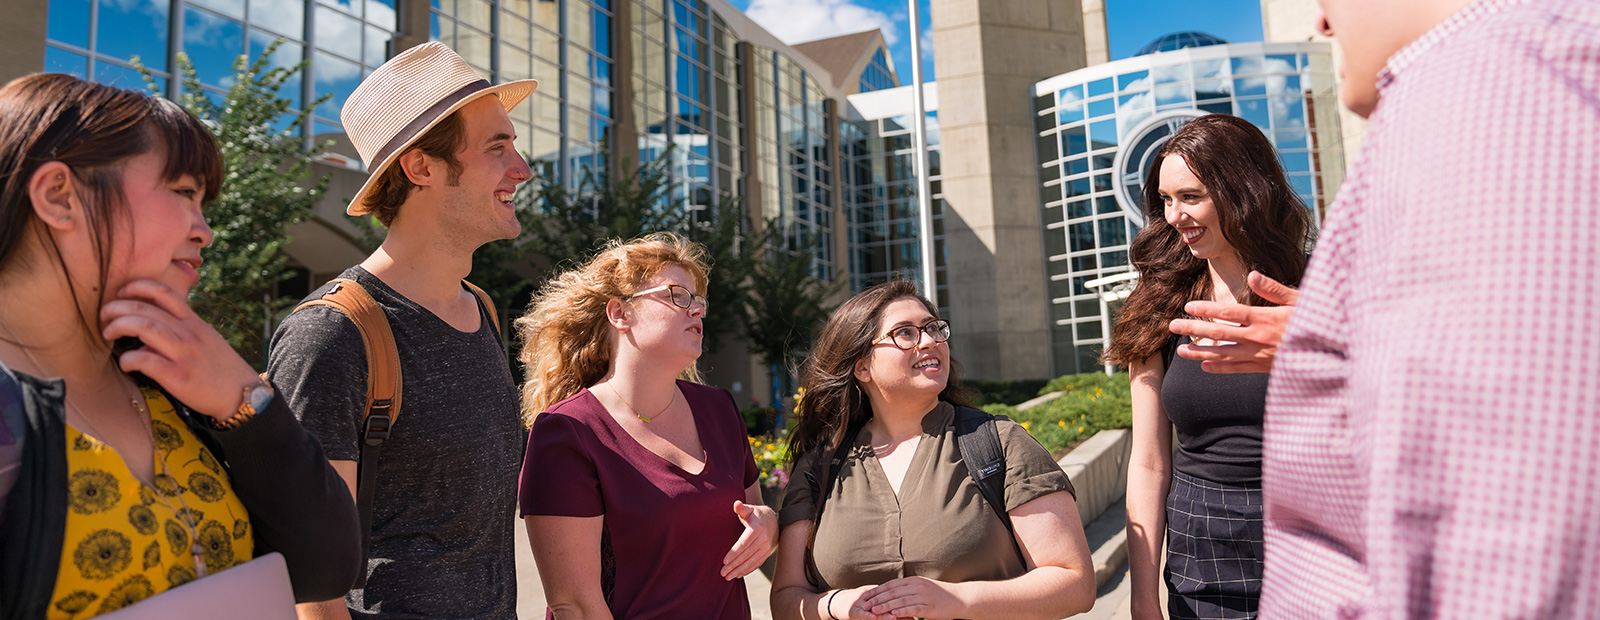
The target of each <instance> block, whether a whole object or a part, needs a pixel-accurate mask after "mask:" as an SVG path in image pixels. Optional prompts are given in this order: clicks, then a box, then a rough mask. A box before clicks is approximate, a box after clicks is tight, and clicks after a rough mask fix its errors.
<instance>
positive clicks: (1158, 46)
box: [1134, 30, 1228, 56]
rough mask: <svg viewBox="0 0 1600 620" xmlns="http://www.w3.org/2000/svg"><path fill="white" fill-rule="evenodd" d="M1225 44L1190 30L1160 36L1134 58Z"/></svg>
mask: <svg viewBox="0 0 1600 620" xmlns="http://www.w3.org/2000/svg"><path fill="white" fill-rule="evenodd" d="M1227 44H1228V42H1227V41H1224V40H1222V39H1221V38H1219V37H1217V36H1216V35H1212V34H1208V33H1204V32H1199V31H1192V30H1191V31H1188V32H1174V33H1172V34H1168V35H1162V36H1161V37H1160V38H1157V39H1156V40H1154V41H1151V42H1149V43H1146V44H1145V46H1144V47H1141V48H1139V51H1138V52H1137V53H1135V54H1134V56H1143V55H1145V54H1154V53H1156V52H1171V51H1174V50H1181V49H1183V48H1185V47H1205V46H1207V45H1227Z"/></svg>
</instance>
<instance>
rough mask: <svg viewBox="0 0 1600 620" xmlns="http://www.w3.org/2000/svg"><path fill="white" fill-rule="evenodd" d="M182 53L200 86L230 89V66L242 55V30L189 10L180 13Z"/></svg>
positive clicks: (222, 20) (236, 25)
mask: <svg viewBox="0 0 1600 620" xmlns="http://www.w3.org/2000/svg"><path fill="white" fill-rule="evenodd" d="M183 51H184V52H186V53H188V54H189V61H190V62H191V63H194V72H195V75H196V76H197V77H199V78H200V82H201V83H202V84H206V85H209V86H216V87H219V88H228V87H230V86H232V85H233V76H234V72H233V63H234V61H235V60H236V59H238V58H239V55H240V54H243V53H244V26H242V25H240V24H239V22H236V21H233V20H228V19H223V18H221V17H217V16H216V15H213V14H211V13H207V12H205V11H201V10H199V9H195V8H192V7H185V8H184V9H183Z"/></svg>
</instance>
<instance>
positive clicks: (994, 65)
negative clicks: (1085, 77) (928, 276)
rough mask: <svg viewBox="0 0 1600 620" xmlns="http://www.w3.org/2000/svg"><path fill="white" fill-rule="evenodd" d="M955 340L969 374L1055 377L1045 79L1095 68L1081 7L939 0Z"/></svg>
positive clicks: (1037, 1) (936, 28)
mask: <svg viewBox="0 0 1600 620" xmlns="http://www.w3.org/2000/svg"><path fill="white" fill-rule="evenodd" d="M931 16H932V21H933V46H934V62H936V63H937V66H938V75H939V134H940V136H939V137H940V145H941V164H942V167H941V170H942V173H943V188H944V200H945V211H944V228H945V255H946V257H947V260H948V264H947V266H946V269H947V280H948V282H949V286H950V313H951V318H952V323H953V325H952V327H953V329H954V331H955V334H954V337H953V339H952V344H953V346H954V347H955V350H956V355H957V358H958V359H960V360H961V363H962V365H963V366H964V368H965V370H966V374H967V376H969V377H973V378H979V379H1028V378H1044V377H1046V376H1047V375H1049V372H1050V355H1049V353H1050V351H1049V344H1048V343H1049V338H1047V337H1046V333H1047V331H1046V330H1048V329H1049V320H1048V314H1047V308H1048V300H1047V299H1046V297H1045V272H1044V258H1043V251H1044V250H1043V247H1042V236H1043V235H1042V232H1041V231H1042V224H1041V218H1040V213H1039V197H1038V189H1037V186H1038V176H1037V175H1036V173H1035V172H1034V168H1035V166H1036V165H1037V164H1036V162H1035V154H1034V128H1033V116H1034V115H1033V108H1032V97H1031V93H1032V88H1033V84H1034V83H1035V82H1038V81H1039V80H1042V79H1044V78H1047V77H1051V76H1055V75H1059V74H1062V73H1066V72H1069V71H1073V70H1076V69H1081V68H1083V67H1084V66H1085V65H1086V61H1085V54H1086V47H1085V41H1084V12H1083V6H1082V4H1080V1H1079V0H933V1H932V11H931Z"/></svg>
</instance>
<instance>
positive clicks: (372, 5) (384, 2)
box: [366, 0, 399, 32]
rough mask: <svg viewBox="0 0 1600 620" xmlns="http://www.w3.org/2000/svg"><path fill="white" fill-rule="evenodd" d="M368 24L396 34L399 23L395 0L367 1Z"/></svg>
mask: <svg viewBox="0 0 1600 620" xmlns="http://www.w3.org/2000/svg"><path fill="white" fill-rule="evenodd" d="M366 2H367V16H366V17H367V22H368V23H370V24H372V25H374V26H377V27H379V28H382V29H384V30H388V31H390V32H394V31H396V30H399V21H398V20H396V19H395V10H394V0H366Z"/></svg>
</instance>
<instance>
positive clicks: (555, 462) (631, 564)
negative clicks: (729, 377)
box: [519, 381, 758, 620]
mask: <svg viewBox="0 0 1600 620" xmlns="http://www.w3.org/2000/svg"><path fill="white" fill-rule="evenodd" d="M678 389H679V390H680V391H682V392H683V395H684V398H685V400H687V401H688V403H689V409H690V411H692V412H693V413H694V421H695V427H696V430H698V432H699V434H700V444H701V446H703V447H704V448H705V468H704V469H702V470H701V471H700V473H698V474H690V473H689V472H687V471H684V470H683V469H682V468H679V467H678V466H676V465H673V464H672V463H670V462H668V461H667V460H666V459H664V458H662V457H661V456H659V455H657V454H656V453H654V452H651V451H650V450H649V449H647V448H645V447H644V446H643V445H641V444H640V443H639V442H638V440H635V439H634V438H633V436H632V435H629V434H628V433H627V431H625V430H623V429H622V427H621V426H618V425H617V422H616V420H614V419H612V418H611V414H609V413H607V412H606V410H605V407H603V406H602V405H601V404H600V401H598V400H596V399H595V397H594V395H593V394H590V393H589V390H583V391H581V392H578V393H577V394H576V395H574V396H573V397H571V398H568V399H566V400H563V401H561V402H559V403H556V405H555V406H554V407H551V408H550V409H549V410H548V411H546V412H544V413H542V414H540V415H539V417H538V418H536V419H535V420H534V423H533V430H532V431H531V433H530V434H529V436H528V450H527V454H526V456H525V457H524V459H523V463H522V482H521V489H520V490H519V496H520V500H521V504H522V514H523V516H530V515H542V516H564V517H596V516H604V517H605V527H604V529H603V531H602V533H601V556H602V557H601V572H602V579H601V581H602V585H603V587H605V588H606V602H607V603H608V604H609V606H610V607H611V613H612V615H613V616H615V617H616V618H618V620H623V619H629V620H641V619H646V618H718V619H726V620H748V618H750V601H749V599H748V598H747V597H746V595H745V589H744V580H743V579H735V580H733V581H725V580H723V578H722V576H721V574H720V573H721V571H722V558H723V556H725V555H727V553H728V550H729V549H732V548H733V544H734V543H735V542H736V541H738V540H739V535H740V534H742V533H743V532H744V525H743V524H741V523H740V522H739V518H738V516H736V515H735V514H734V512H733V502H734V501H736V500H743V499H744V498H745V488H746V487H749V486H750V485H752V484H755V482H756V479H757V477H758V472H757V470H756V464H755V460H754V459H753V458H751V455H750V443H749V440H748V439H747V436H746V434H745V428H744V419H743V418H742V417H741V416H740V415H739V410H738V408H737V407H736V406H735V405H734V402H733V396H732V395H731V394H729V393H728V392H726V391H724V390H721V389H719V388H713V387H708V386H704V385H698V384H695V383H689V382H687V381H679V382H678Z"/></svg>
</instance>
